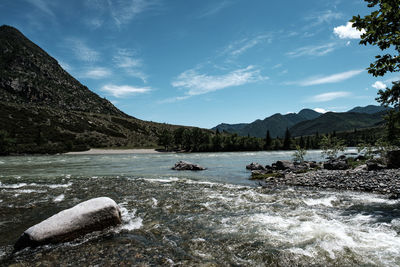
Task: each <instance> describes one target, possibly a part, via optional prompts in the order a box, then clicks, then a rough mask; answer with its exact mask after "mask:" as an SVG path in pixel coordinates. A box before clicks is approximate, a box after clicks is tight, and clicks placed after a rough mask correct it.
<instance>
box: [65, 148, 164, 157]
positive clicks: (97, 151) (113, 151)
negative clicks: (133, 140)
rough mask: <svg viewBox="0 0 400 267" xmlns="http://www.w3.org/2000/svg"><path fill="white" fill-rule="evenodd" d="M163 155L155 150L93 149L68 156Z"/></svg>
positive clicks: (69, 153) (71, 153)
mask: <svg viewBox="0 0 400 267" xmlns="http://www.w3.org/2000/svg"><path fill="white" fill-rule="evenodd" d="M157 153H162V152H160V151H157V150H155V149H98V148H91V149H90V150H87V151H76V152H67V153H65V154H66V155H102V154H107V155H110V154H157Z"/></svg>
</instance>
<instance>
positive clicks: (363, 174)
mask: <svg viewBox="0 0 400 267" xmlns="http://www.w3.org/2000/svg"><path fill="white" fill-rule="evenodd" d="M399 178H400V169H385V170H379V171H366V170H316V171H309V172H306V173H293V172H289V173H286V174H285V175H283V176H282V177H268V178H265V179H264V180H262V181H260V184H261V185H262V186H263V187H273V186H280V185H287V186H306V187H316V188H321V189H327V188H329V189H337V190H351V191H363V192H371V193H378V194H385V195H388V196H389V197H390V198H399V197H400V179H399Z"/></svg>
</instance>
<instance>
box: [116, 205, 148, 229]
mask: <svg viewBox="0 0 400 267" xmlns="http://www.w3.org/2000/svg"><path fill="white" fill-rule="evenodd" d="M125 205H126V203H120V204H118V206H119V208H120V210H121V216H122V225H121V226H119V227H118V228H119V229H118V231H121V230H128V231H132V230H135V229H139V228H141V227H142V226H143V219H142V218H140V217H137V216H136V209H134V210H132V211H129V210H128V209H127V208H125V207H124V206H125Z"/></svg>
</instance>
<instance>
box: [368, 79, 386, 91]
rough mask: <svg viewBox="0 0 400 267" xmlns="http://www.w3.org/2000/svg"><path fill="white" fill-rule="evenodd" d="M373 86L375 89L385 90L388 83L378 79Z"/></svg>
mask: <svg viewBox="0 0 400 267" xmlns="http://www.w3.org/2000/svg"><path fill="white" fill-rule="evenodd" d="M372 87H374V88H375V89H378V90H383V89H386V87H387V85H386V84H384V83H383V82H381V81H376V82H375V83H374V84H373V85H372Z"/></svg>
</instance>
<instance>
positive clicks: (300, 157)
mask: <svg viewBox="0 0 400 267" xmlns="http://www.w3.org/2000/svg"><path fill="white" fill-rule="evenodd" d="M306 154H307V150H305V149H304V148H302V147H300V146H299V145H297V146H296V151H295V152H294V153H293V155H292V158H293V161H294V162H300V163H302V162H304V156H305V155H306Z"/></svg>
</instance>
